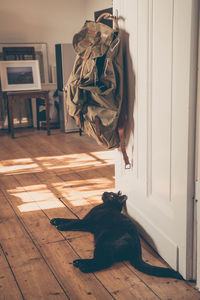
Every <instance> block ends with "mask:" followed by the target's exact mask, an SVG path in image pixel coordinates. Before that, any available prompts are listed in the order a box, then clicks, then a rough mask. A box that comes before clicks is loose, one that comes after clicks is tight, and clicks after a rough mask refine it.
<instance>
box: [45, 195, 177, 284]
mask: <svg viewBox="0 0 200 300" xmlns="http://www.w3.org/2000/svg"><path fill="white" fill-rule="evenodd" d="M102 200H103V203H102V204H100V205H97V206H95V207H94V208H92V209H91V210H90V212H89V213H88V214H87V215H86V216H85V217H84V218H83V219H82V220H79V219H63V218H55V219H52V220H51V221H50V222H51V224H52V225H55V226H57V229H58V230H63V231H68V230H69V231H87V232H91V233H93V234H94V238H95V249H94V257H93V258H92V259H76V260H75V261H74V262H73V264H74V266H75V267H77V268H79V269H80V270H81V271H82V272H84V273H89V272H95V271H98V270H102V269H106V268H108V267H110V266H111V265H112V264H113V263H114V262H119V261H123V260H128V261H130V263H131V264H132V266H133V267H135V268H136V269H138V270H139V271H141V272H144V273H146V274H149V275H154V276H160V277H172V278H178V279H182V276H181V275H180V274H179V273H178V272H176V271H174V270H172V269H169V268H160V267H155V266H151V265H149V264H147V263H146V262H144V261H143V259H142V249H141V244H140V238H139V234H138V231H137V228H136V225H135V224H134V223H133V222H132V220H131V219H130V218H129V217H128V216H126V215H124V214H122V213H121V210H122V207H123V205H124V203H125V201H126V200H127V196H126V195H121V192H118V193H112V192H104V193H103V195H102Z"/></svg>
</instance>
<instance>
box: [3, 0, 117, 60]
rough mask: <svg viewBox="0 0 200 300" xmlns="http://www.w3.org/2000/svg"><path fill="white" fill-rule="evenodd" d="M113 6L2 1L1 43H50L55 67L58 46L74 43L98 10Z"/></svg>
mask: <svg viewBox="0 0 200 300" xmlns="http://www.w3.org/2000/svg"><path fill="white" fill-rule="evenodd" d="M111 6H112V1H111V0H102V1H99V0H84V1H83V0H72V1H71V0H34V1H30V0H17V1H16V0H1V1H0V43H20V42H21V43H26V42H29V43H36V42H46V43H48V46H49V61H50V65H55V44H56V43H70V42H71V41H72V38H73V35H74V33H76V32H77V31H78V30H79V29H80V27H81V26H82V25H83V24H84V22H85V20H86V19H93V12H94V10H100V9H103V8H108V7H111Z"/></svg>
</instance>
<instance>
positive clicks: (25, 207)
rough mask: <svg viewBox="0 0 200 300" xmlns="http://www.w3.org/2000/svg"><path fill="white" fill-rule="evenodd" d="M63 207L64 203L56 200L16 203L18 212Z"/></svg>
mask: <svg viewBox="0 0 200 300" xmlns="http://www.w3.org/2000/svg"><path fill="white" fill-rule="evenodd" d="M58 207H64V204H63V203H62V202H60V201H58V200H47V201H42V202H37V201H36V202H31V203H26V204H21V205H18V209H19V210H20V212H30V211H36V210H41V209H51V208H58Z"/></svg>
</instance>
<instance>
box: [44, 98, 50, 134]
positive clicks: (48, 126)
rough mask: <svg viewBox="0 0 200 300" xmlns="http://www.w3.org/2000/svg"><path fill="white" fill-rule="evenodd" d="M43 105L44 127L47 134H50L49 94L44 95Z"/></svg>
mask: <svg viewBox="0 0 200 300" xmlns="http://www.w3.org/2000/svg"><path fill="white" fill-rule="evenodd" d="M45 107H46V129H47V135H50V124H49V95H46V97H45Z"/></svg>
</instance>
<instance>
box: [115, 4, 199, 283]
mask: <svg viewBox="0 0 200 300" xmlns="http://www.w3.org/2000/svg"><path fill="white" fill-rule="evenodd" d="M113 5H114V12H116V10H117V11H118V16H119V17H120V27H121V28H123V29H124V31H125V33H123V31H122V35H123V37H124V39H126V38H127V33H128V34H129V51H130V57H129V53H128V50H127V56H126V58H127V61H128V63H127V68H126V71H127V72H128V82H129V87H128V94H129V96H128V98H129V99H128V100H129V112H130V111H131V107H134V109H133V110H134V113H133V119H134V128H132V132H130V137H129V142H128V149H127V152H128V155H129V157H130V159H131V160H132V161H133V167H132V169H131V170H125V169H124V163H123V159H122V156H121V153H119V152H118V154H117V160H116V188H119V189H120V190H122V192H123V193H126V194H127V195H128V202H127V210H128V213H129V214H130V215H131V216H132V217H133V218H134V219H135V220H136V221H137V222H138V223H139V224H140V225H141V227H142V230H143V231H144V232H145V235H146V237H147V238H148V240H149V241H150V242H151V244H152V245H154V247H155V248H156V249H157V251H158V252H159V253H160V255H161V256H162V257H163V258H164V259H165V260H166V261H167V262H168V263H169V264H170V265H171V266H172V267H173V268H174V269H177V270H178V271H179V272H180V273H181V274H182V275H183V276H184V277H185V278H187V279H189V278H191V277H192V244H193V235H192V228H193V206H194V203H193V202H194V200H193V198H194V197H193V196H194V141H195V130H194V128H195V104H196V70H197V67H196V63H197V58H196V56H197V19H198V16H197V11H198V9H197V1H193V0H168V1H166V0H138V1H137V0H126V1H123V0H114V1H113ZM133 71H134V74H135V75H134V76H133ZM133 77H135V79H134V78H133ZM134 94H135V99H133V98H134ZM133 101H134V105H133ZM132 127H133V126H132Z"/></svg>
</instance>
